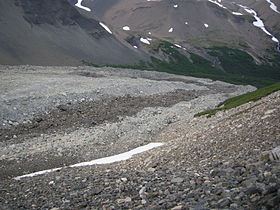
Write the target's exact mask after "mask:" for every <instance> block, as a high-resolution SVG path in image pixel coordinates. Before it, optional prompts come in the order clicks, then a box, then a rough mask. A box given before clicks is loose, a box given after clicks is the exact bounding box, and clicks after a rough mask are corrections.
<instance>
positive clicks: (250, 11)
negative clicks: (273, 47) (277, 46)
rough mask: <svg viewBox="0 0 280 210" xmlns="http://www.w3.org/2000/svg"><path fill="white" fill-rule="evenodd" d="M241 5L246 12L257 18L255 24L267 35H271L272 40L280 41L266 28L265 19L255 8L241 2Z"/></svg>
mask: <svg viewBox="0 0 280 210" xmlns="http://www.w3.org/2000/svg"><path fill="white" fill-rule="evenodd" d="M239 6H240V7H242V8H243V9H244V10H245V11H246V12H248V13H250V14H252V15H253V16H254V18H255V19H256V21H254V22H253V25H254V26H256V27H258V28H260V29H262V30H263V31H264V32H265V33H266V34H267V35H269V36H271V39H272V41H274V42H277V43H279V40H278V39H277V38H276V37H274V36H273V35H272V34H271V33H269V31H268V30H267V29H266V28H265V25H264V23H263V21H262V20H261V19H260V18H259V17H258V15H257V12H256V11H255V10H253V9H250V8H249V7H246V6H243V5H240V4H239Z"/></svg>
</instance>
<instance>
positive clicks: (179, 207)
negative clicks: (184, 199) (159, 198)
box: [171, 205, 183, 210]
mask: <svg viewBox="0 0 280 210" xmlns="http://www.w3.org/2000/svg"><path fill="white" fill-rule="evenodd" d="M182 208H183V206H182V205H180V206H175V207H173V208H172V209H171V210H180V209H182Z"/></svg>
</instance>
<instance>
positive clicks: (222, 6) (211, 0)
mask: <svg viewBox="0 0 280 210" xmlns="http://www.w3.org/2000/svg"><path fill="white" fill-rule="evenodd" d="M208 1H210V2H211V3H213V4H216V5H218V6H219V7H221V8H223V9H227V8H226V7H225V6H224V5H222V4H220V3H219V2H221V1H219V2H217V1H214V0H208Z"/></svg>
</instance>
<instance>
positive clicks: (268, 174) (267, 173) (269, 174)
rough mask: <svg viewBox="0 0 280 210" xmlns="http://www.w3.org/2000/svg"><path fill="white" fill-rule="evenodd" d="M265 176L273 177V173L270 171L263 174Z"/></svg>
mask: <svg viewBox="0 0 280 210" xmlns="http://www.w3.org/2000/svg"><path fill="white" fill-rule="evenodd" d="M263 176H264V177H269V176H271V172H270V171H265V172H264V173H263Z"/></svg>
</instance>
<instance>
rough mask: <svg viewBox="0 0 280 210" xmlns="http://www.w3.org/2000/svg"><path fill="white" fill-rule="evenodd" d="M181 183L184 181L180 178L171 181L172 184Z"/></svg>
mask: <svg viewBox="0 0 280 210" xmlns="http://www.w3.org/2000/svg"><path fill="white" fill-rule="evenodd" d="M183 181H184V179H183V178H181V177H176V178H173V179H171V182H172V183H182V182H183Z"/></svg>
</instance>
